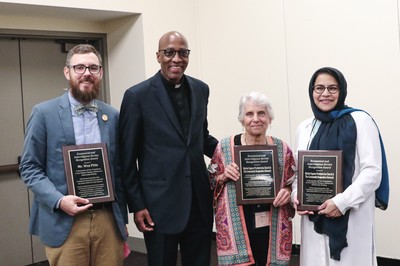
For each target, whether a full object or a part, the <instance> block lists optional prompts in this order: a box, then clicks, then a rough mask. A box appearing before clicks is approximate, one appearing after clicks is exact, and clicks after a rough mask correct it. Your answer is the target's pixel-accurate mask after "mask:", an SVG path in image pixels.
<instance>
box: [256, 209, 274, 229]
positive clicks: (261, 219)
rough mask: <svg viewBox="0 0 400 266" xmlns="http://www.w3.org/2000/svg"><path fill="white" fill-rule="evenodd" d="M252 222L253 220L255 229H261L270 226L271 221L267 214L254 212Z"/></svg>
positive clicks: (266, 212)
mask: <svg viewBox="0 0 400 266" xmlns="http://www.w3.org/2000/svg"><path fill="white" fill-rule="evenodd" d="M254 218H255V219H254V220H255V227H256V228H261V227H266V226H270V225H271V220H270V217H269V212H268V211H265V212H256V213H254Z"/></svg>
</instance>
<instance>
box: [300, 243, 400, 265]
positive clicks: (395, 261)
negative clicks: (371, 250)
mask: <svg viewBox="0 0 400 266" xmlns="http://www.w3.org/2000/svg"><path fill="white" fill-rule="evenodd" d="M292 255H295V256H299V255H300V245H298V244H293V245H292ZM377 260H378V265H379V266H399V265H400V260H398V259H391V258H383V257H379V256H378V257H377Z"/></svg>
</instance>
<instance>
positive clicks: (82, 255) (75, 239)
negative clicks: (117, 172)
mask: <svg viewBox="0 0 400 266" xmlns="http://www.w3.org/2000/svg"><path fill="white" fill-rule="evenodd" d="M45 250H46V256H47V259H48V260H49V263H50V265H51V266H122V265H123V260H124V254H123V241H122V238H121V235H120V233H119V231H118V229H117V226H116V224H115V221H114V217H113V214H112V211H111V210H105V209H100V210H93V211H87V212H84V213H81V214H79V215H77V216H76V217H75V219H74V224H73V226H72V229H71V232H70V233H69V235H68V238H67V239H66V241H65V242H64V244H63V245H62V246H60V247H57V248H52V247H49V246H46V247H45Z"/></svg>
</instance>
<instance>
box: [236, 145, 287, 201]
mask: <svg viewBox="0 0 400 266" xmlns="http://www.w3.org/2000/svg"><path fill="white" fill-rule="evenodd" d="M234 150H235V163H236V164H237V165H238V166H239V172H240V178H239V180H238V181H237V182H235V186H236V200H237V204H239V205H243V204H263V203H272V202H273V201H274V199H275V197H276V194H277V192H278V191H279V188H280V185H281V177H280V176H279V174H277V173H279V170H278V158H277V147H276V145H246V146H235V147H234Z"/></svg>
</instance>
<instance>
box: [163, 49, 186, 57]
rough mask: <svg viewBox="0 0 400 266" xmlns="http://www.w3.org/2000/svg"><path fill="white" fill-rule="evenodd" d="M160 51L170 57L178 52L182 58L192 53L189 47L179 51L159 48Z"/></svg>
mask: <svg viewBox="0 0 400 266" xmlns="http://www.w3.org/2000/svg"><path fill="white" fill-rule="evenodd" d="M158 51H159V52H163V53H164V55H165V57H168V58H173V57H174V56H175V55H176V53H178V55H179V57H182V58H187V57H188V56H189V54H190V50H189V49H179V51H176V50H174V49H164V50H158Z"/></svg>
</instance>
